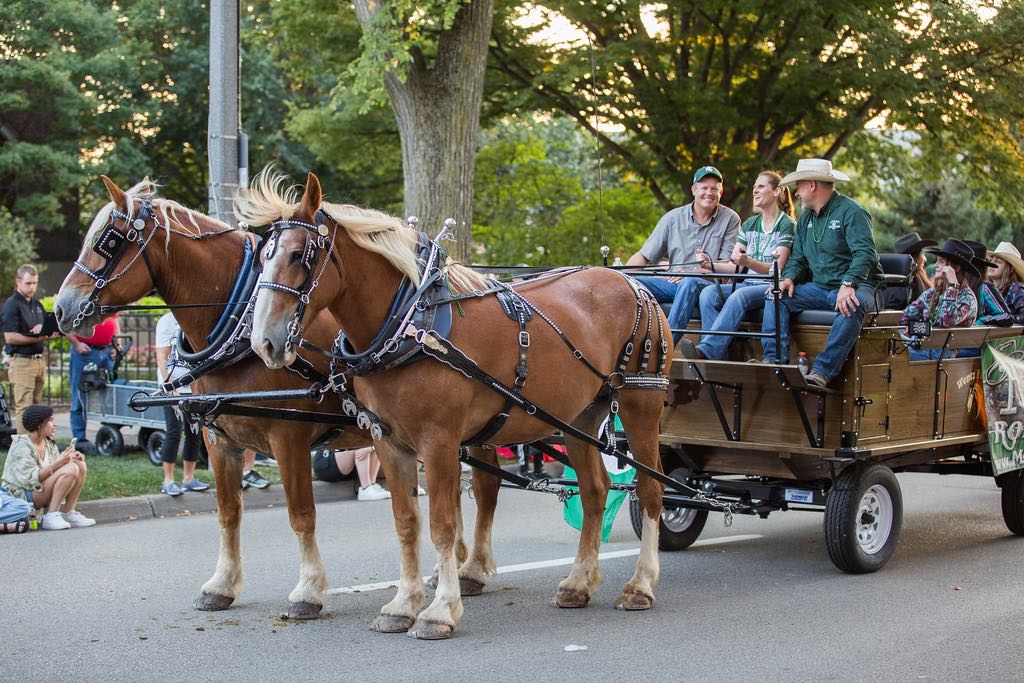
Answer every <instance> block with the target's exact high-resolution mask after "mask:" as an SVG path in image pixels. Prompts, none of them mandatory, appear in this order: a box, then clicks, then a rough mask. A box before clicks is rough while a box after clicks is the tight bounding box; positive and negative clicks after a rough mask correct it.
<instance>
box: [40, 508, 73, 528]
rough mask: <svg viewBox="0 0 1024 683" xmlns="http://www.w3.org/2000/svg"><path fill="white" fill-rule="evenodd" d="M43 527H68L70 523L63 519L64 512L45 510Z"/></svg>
mask: <svg viewBox="0 0 1024 683" xmlns="http://www.w3.org/2000/svg"><path fill="white" fill-rule="evenodd" d="M43 528H44V529H70V528H71V525H70V524H68V523H67V522H66V521H64V513H62V512H60V511H55V512H47V513H46V514H45V515H43Z"/></svg>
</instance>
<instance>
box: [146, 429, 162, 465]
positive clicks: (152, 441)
mask: <svg viewBox="0 0 1024 683" xmlns="http://www.w3.org/2000/svg"><path fill="white" fill-rule="evenodd" d="M166 436H167V435H166V434H165V433H164V430H162V429H154V430H153V431H152V433H150V435H149V438H148V439H146V455H147V456H149V461H150V462H151V463H153V464H154V465H156V466H158V467H159V466H160V465H161V464H163V462H162V461H161V459H160V451H161V449H162V448H163V446H164V437H166Z"/></svg>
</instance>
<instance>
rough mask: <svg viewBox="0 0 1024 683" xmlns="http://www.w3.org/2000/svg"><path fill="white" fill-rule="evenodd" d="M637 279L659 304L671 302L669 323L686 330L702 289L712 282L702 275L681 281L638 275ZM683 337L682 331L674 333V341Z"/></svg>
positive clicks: (674, 328)
mask: <svg viewBox="0 0 1024 683" xmlns="http://www.w3.org/2000/svg"><path fill="white" fill-rule="evenodd" d="M637 280H638V281H639V282H640V284H642V285H643V286H644V287H646V288H647V290H648V291H649V292H650V293H651V294H653V295H654V298H655V299H656V300H657V302H658V303H659V304H667V303H671V304H672V308H671V309H669V312H668V325H669V327H671V328H672V329H673V330H684V329H686V325H687V324H688V323H689V322H690V318H692V317H693V309H694V308H696V307H697V299H698V298H699V297H700V293H701V291H702V290H703V289H704V288H705V287H707V286H708V285H710V284H711V281H710V280H705V279H704V278H701V277H684V278H683V279H682V280H681V281H679V282H669V281H668V278H667V277H638V278H637ZM682 338H683V333H682V332H673V333H672V343H673V344H675V343H677V342H678V341H679V340H680V339H682Z"/></svg>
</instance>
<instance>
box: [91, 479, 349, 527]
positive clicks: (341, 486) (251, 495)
mask: <svg viewBox="0 0 1024 683" xmlns="http://www.w3.org/2000/svg"><path fill="white" fill-rule="evenodd" d="M313 499H314V500H315V501H316V502H317V503H333V502H336V501H341V500H355V499H356V493H355V487H354V485H353V484H352V482H339V483H337V484H329V483H327V482H323V481H314V482H313ZM286 502H287V501H286V500H285V495H284V487H283V486H281V485H280V484H275V485H273V486H271V487H269V488H266V489H262V490H260V489H254V488H251V487H250V488H248V489H246V490H244V491H243V492H242V505H243V506H244V508H247V509H250V510H256V509H259V508H268V507H276V506H279V505H282V506H283V505H285V504H286ZM77 508H78V511H79V512H81V513H82V514H84V515H85V516H87V517H92V518H93V519H95V520H96V523H97V524H108V523H112V522H131V521H135V520H138V519H156V518H161V517H188V516H191V515H199V514H208V513H211V512H216V511H217V496H216V495H215V492H214V489H212V488H211V489H210V490H209V491H203V492H200V493H193V492H188V493H185V494H184V495H181V496H177V497H174V498H172V497H170V496H167V495H164V494H162V493H157V494H153V495H149V496H133V497H130V498H105V499H102V500H85V501H82V502H80V503H79V504H78V505H77Z"/></svg>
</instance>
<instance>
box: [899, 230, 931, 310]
mask: <svg viewBox="0 0 1024 683" xmlns="http://www.w3.org/2000/svg"><path fill="white" fill-rule="evenodd" d="M937 246H939V243H938V242H936V241H935V240H924V239H921V236H920V235H918V234H917V233H916V232H911V233H907V234H906V235H903V236H902V237H900V238H899V239H897V240H896V244H895V245H894V246H893V249H894V250H895V252H896V253H897V254H906V255H907V256H909V257H910V258H911V259H913V262H914V269H913V271H912V273H911V276H910V288H911V293H912V295H913V296H912V298H914V299H916V298H917V297H919V296H921V295H922V294H923V293H924V290H926V289H928V288H930V287H931V286H932V284H933V283H932V278H931V277H930V276H929V275H928V271H926V270H925V265H926V264H927V259H926V258H925V255H924V249H925V247H937Z"/></svg>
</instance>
